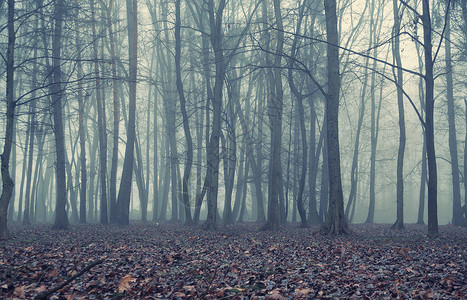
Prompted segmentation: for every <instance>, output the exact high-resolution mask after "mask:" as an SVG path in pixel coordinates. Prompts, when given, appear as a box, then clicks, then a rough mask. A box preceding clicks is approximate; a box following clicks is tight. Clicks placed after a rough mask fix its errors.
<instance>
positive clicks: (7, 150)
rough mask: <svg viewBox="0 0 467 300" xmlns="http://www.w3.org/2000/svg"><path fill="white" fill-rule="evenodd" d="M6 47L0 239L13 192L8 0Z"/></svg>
mask: <svg viewBox="0 0 467 300" xmlns="http://www.w3.org/2000/svg"><path fill="white" fill-rule="evenodd" d="M7 27H8V48H7V59H6V71H7V79H6V118H7V119H6V128H5V143H4V144H3V153H2V155H1V157H0V158H1V174H2V194H1V196H0V240H1V239H6V238H7V235H8V231H7V212H8V204H9V202H10V199H11V196H12V194H13V188H14V186H15V184H14V182H13V179H12V178H11V177H10V154H11V148H12V144H13V133H14V126H15V124H14V120H15V106H16V102H15V99H14V90H13V88H14V75H15V68H14V58H15V41H16V34H15V1H14V0H8V25H7Z"/></svg>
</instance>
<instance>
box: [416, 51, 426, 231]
mask: <svg viewBox="0 0 467 300" xmlns="http://www.w3.org/2000/svg"><path fill="white" fill-rule="evenodd" d="M415 46H416V50H417V57H418V65H419V72H420V74H421V73H422V72H423V58H422V55H421V53H420V45H419V44H418V43H416V44H415ZM423 82H424V81H423V78H420V81H419V84H418V94H419V98H420V107H421V109H420V115H421V117H422V119H423V118H424V117H425V90H424V84H423ZM422 134H423V144H422V157H421V162H422V170H421V176H420V193H419V199H418V218H417V224H425V222H424V221H423V219H424V214H425V200H426V184H427V177H428V168H427V157H426V134H425V127H423V126H422Z"/></svg>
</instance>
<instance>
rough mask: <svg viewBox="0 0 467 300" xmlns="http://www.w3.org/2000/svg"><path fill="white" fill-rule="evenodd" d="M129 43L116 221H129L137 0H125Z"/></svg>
mask: <svg viewBox="0 0 467 300" xmlns="http://www.w3.org/2000/svg"><path fill="white" fill-rule="evenodd" d="M126 8H127V22H128V45H129V60H130V66H129V86H130V97H129V98H130V101H129V105H128V127H127V141H126V147H125V158H124V161H123V171H122V179H121V182H120V189H119V191H118V198H117V222H118V224H120V225H128V224H129V223H130V195H131V184H132V175H133V162H134V152H135V150H134V145H135V138H136V75H137V71H138V69H137V68H138V40H137V39H138V23H137V18H138V9H137V0H126Z"/></svg>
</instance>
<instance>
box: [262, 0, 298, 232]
mask: <svg viewBox="0 0 467 300" xmlns="http://www.w3.org/2000/svg"><path fill="white" fill-rule="evenodd" d="M274 14H275V18H276V26H277V28H278V31H277V44H276V49H275V54H276V56H275V58H274V76H273V77H272V78H274V81H273V82H271V83H270V89H271V90H270V91H269V93H268V94H269V95H268V97H269V99H268V117H269V123H270V128H271V154H270V161H269V177H268V178H269V188H268V191H269V195H268V196H269V197H268V198H269V202H268V220H267V222H266V224H265V225H264V227H263V229H264V230H279V227H280V214H279V192H280V188H279V185H280V184H281V180H280V178H281V177H280V174H281V172H280V170H281V167H280V165H281V147H282V111H283V101H284V99H283V98H284V94H283V89H282V77H281V71H282V68H281V58H282V54H283V53H282V49H283V46H284V32H283V24H282V15H281V7H280V0H274ZM272 78H271V79H272ZM305 155H306V154H305ZM303 167H304V166H303ZM302 175H303V174H302ZM303 180H305V178H303ZM302 192H303V191H302ZM305 218H306V217H305ZM305 224H306V219H305Z"/></svg>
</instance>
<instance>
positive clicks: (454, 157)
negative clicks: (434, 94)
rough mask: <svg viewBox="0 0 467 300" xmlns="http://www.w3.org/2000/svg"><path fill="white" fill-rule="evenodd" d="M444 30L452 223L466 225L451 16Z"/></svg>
mask: <svg viewBox="0 0 467 300" xmlns="http://www.w3.org/2000/svg"><path fill="white" fill-rule="evenodd" d="M446 21H447V24H446V31H445V40H444V42H445V45H446V47H445V49H446V52H445V56H446V92H447V95H446V96H447V104H448V115H447V117H448V124H449V153H450V155H451V176H452V224H453V225H457V226H462V225H466V224H465V219H464V218H463V216H462V215H463V214H462V205H461V192H460V180H459V157H458V154H457V135H456V116H455V113H454V86H453V79H452V57H451V17H450V16H449V15H448V16H447V18H446Z"/></svg>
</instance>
